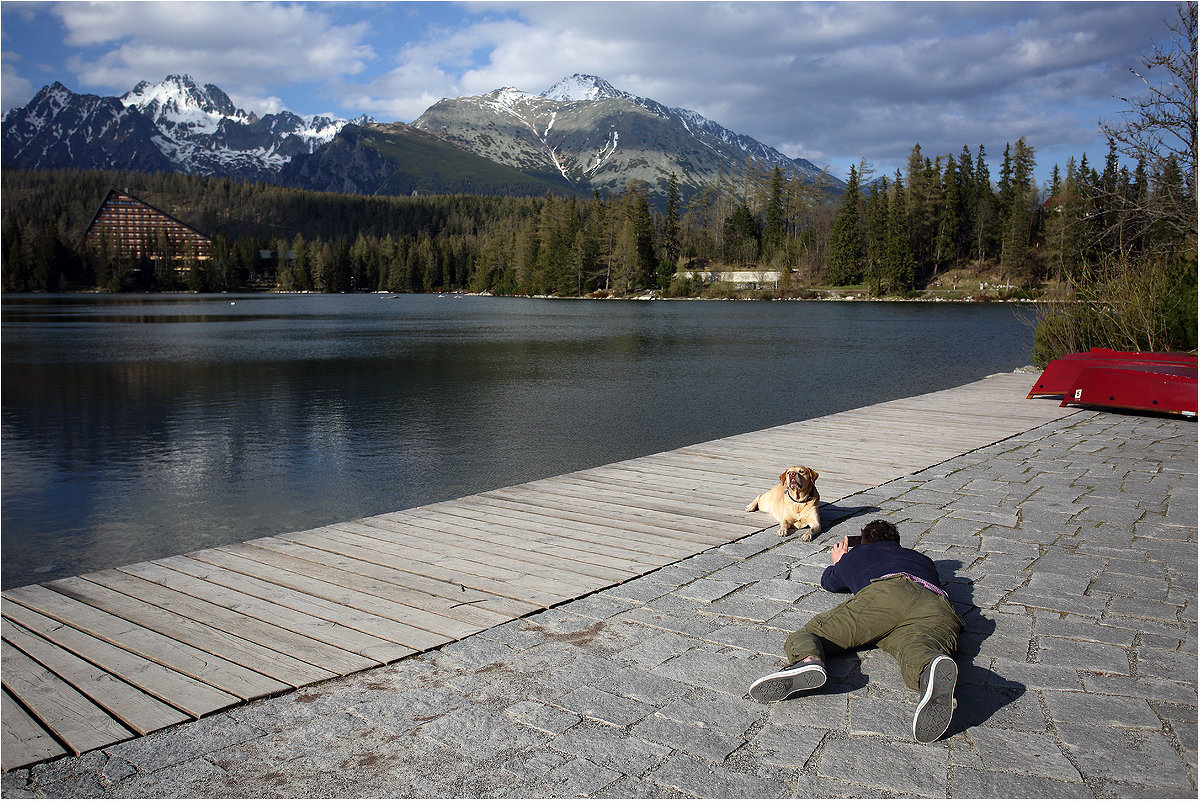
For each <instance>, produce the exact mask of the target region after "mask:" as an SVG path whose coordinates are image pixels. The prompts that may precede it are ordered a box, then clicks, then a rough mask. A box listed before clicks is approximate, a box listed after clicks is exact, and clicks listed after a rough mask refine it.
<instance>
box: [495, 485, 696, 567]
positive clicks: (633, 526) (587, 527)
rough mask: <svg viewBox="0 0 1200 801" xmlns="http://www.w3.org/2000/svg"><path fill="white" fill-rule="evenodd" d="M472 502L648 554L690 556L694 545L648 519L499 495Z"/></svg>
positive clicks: (676, 532)
mask: <svg viewBox="0 0 1200 801" xmlns="http://www.w3.org/2000/svg"><path fill="white" fill-rule="evenodd" d="M471 502H472V503H477V504H479V505H484V506H486V508H488V509H494V510H497V513H499V512H500V511H503V512H504V513H506V514H508V515H509V516H510V517H516V518H518V519H519V518H522V517H528V518H532V519H538V520H546V521H549V525H557V526H561V527H562V528H563V529H569V530H573V531H575V530H577V531H580V532H589V531H595V532H597V533H599V534H602V535H604V536H606V537H613V538H616V539H617V540H619V541H620V542H622V543H632V545H624V544H623V545H622V547H635V548H640V549H641V550H643V551H644V552H645V553H646V554H647V555H648V556H656V557H657V556H661V557H667V558H670V559H671V561H674V560H675V559H678V558H680V555H681V554H685V553H686V554H687V555H689V556H690V555H691V554H692V553H694V549H695V546H694V545H693V544H692V543H685V542H680V540H679V538H678V537H679V532H678V531H673V530H671V529H668V528H663V527H660V526H658V525H655V524H654V523H651V522H649V521H631V520H627V519H626V520H615V519H610V518H606V517H603V516H600V515H596V514H593V513H592V512H590V511H589V510H587V509H577V508H572V509H560V508H557V507H553V508H547V507H545V506H536V505H533V504H530V503H525V502H522V501H514V500H509V499H507V498H502V497H499V496H498V495H489V496H488V497H486V498H483V497H481V498H479V500H475V496H472V500H471Z"/></svg>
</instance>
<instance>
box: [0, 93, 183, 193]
mask: <svg viewBox="0 0 1200 801" xmlns="http://www.w3.org/2000/svg"><path fill="white" fill-rule="evenodd" d="M158 134H159V131H158V128H157V127H156V126H155V125H154V123H153V122H151V121H150V120H148V119H146V118H145V117H143V116H142V115H141V114H140V113H138V111H137V110H136V109H129V108H126V107H125V105H124V104H122V103H121V101H120V100H118V99H117V98H115V97H99V96H97V95H77V94H75V93H74V92H72V91H71V90H70V89H68V88H67V87H65V86H63V85H62V84H61V83H58V82H55V83H53V84H51V85H50V86H45V87H42V90H41V91H40V92H38V93H37V94H36V95H35V96H34V98H33V99H32V100H30V101H29V103H28V104H26V105H25V106H24V107H23V108H19V109H13V110H12V111H10V112H8V113H7V114H5V115H4V123H3V145H2V147H0V154H2V155H3V162H4V164H6V165H15V166H19V167H27V168H30V169H61V168H74V169H81V170H88V169H118V170H139V171H144V172H163V171H167V172H170V171H173V170H174V169H175V166H174V164H172V163H171V161H170V159H168V158H167V157H166V156H165V155H164V154H163V152H162V150H160V149H159V148H158V147H157V146H155V144H154V141H153V140H154V137H156V136H157V135H158Z"/></svg>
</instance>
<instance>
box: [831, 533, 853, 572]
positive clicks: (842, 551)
mask: <svg viewBox="0 0 1200 801" xmlns="http://www.w3.org/2000/svg"><path fill="white" fill-rule="evenodd" d="M848 550H850V538H849V537H842V540H841V542H839V543H837V544H836V545H834V546H833V554H832V555H833V563H834V564H835V565H836V564H837V563H838V560H839V559H841V558H842V557H843V556H845V555H846V551H848Z"/></svg>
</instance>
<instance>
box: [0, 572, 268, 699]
mask: <svg viewBox="0 0 1200 801" xmlns="http://www.w3.org/2000/svg"><path fill="white" fill-rule="evenodd" d="M4 597H5V598H6V599H8V600H13V601H16V602H18V603H21V604H23V605H25V606H27V607H29V608H30V609H33V610H34V611H36V612H40V613H41V614H43V615H45V616H46V617H49V618H53V619H54V620H57V621H59V622H60V623H66V624H67V625H69V626H73V627H75V628H77V629H79V630H81V631H84V632H87V633H88V634H91V635H92V636H94V637H96V638H98V639H101V640H104V641H105V642H108V643H111V644H112V645H116V646H118V647H120V648H124V649H125V650H127V651H131V652H133V653H135V654H138V655H139V656H142V657H145V658H146V659H149V660H151V661H154V662H158V663H159V664H161V665H166V666H167V667H170V668H172V669H174V670H177V671H179V672H180V673H183V674H185V675H188V676H191V677H192V678H195V679H199V680H200V681H203V682H205V683H207V684H211V685H212V686H214V687H217V688H219V689H221V690H224V691H225V692H227V693H230V694H232V695H235V696H237V697H238V698H241V699H242V700H247V701H248V700H250V699H251V698H258V697H260V696H264V695H273V694H274V693H277V692H280V691H282V690H286V689H288V685H287V684H284V683H283V682H280V681H276V680H275V679H272V678H270V677H268V676H264V675H263V674H261V673H259V672H257V671H254V670H250V669H248V668H245V667H242V666H241V665H237V664H234V663H233V662H230V661H228V660H226V659H222V658H220V657H217V656H214V655H212V654H210V653H207V652H205V651H201V650H199V649H197V648H193V647H192V646H190V645H187V644H186V643H183V642H180V641H179V640H175V639H172V638H170V637H166V636H164V635H162V634H159V633H158V632H156V631H151V630H149V629H146V628H143V627H141V626H138V625H136V624H133V623H130V622H129V621H126V620H123V619H122V618H120V617H117V616H116V615H113V614H111V613H109V612H106V611H104V610H102V609H97V608H96V607H93V606H91V605H89V604H86V603H83V602H82V601H78V600H76V599H74V598H70V597H68V596H65V595H63V594H61V593H58V592H55V591H53V590H51V589H50V588H48V587H45V586H41V585H30V586H28V587H17V588H16V589H12V590H8V591H6V592H5V593H4ZM164 700H170V699H164ZM173 705H174V706H179V705H178V704H173ZM180 708H181V709H182V708H183V707H180Z"/></svg>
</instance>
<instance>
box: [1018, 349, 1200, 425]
mask: <svg viewBox="0 0 1200 801" xmlns="http://www.w3.org/2000/svg"><path fill="white" fill-rule="evenodd" d="M1196 387H1197V385H1196V356H1195V354H1191V353H1156V352H1147V351H1119V350H1113V349H1111V348H1092V349H1091V350H1090V351H1088V352H1086V353H1070V354H1067V355H1066V356H1064V357H1063V358H1061V359H1055V360H1053V361H1051V362H1050V363H1049V364H1047V365H1046V369H1045V370H1043V371H1042V374H1041V376H1039V377H1038V380H1037V381H1035V382H1034V384H1033V387H1032V388H1031V389H1030V390H1029V394H1028V395H1026V397H1027V398H1032V397H1034V396H1038V395H1061V396H1062V403H1061V404H1060V405H1061V406H1067V405H1075V406H1099V407H1106V408H1114V409H1131V410H1135V411H1148V412H1166V413H1170V414H1182V415H1186V416H1191V417H1195V416H1196V409H1197V400H1196Z"/></svg>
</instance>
